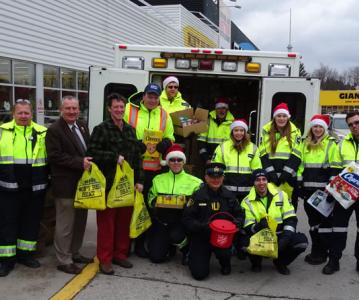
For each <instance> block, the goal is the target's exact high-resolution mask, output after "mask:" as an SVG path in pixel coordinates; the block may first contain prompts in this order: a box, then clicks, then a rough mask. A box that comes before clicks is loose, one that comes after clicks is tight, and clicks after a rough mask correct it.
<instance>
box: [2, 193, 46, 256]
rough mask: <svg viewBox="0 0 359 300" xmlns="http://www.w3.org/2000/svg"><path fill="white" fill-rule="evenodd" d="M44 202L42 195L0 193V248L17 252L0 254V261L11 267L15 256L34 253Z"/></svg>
mask: <svg viewBox="0 0 359 300" xmlns="http://www.w3.org/2000/svg"><path fill="white" fill-rule="evenodd" d="M44 198H45V191H37V192H32V191H31V190H28V189H26V190H20V191H17V192H5V191H1V192H0V248H1V247H3V248H4V247H10V248H11V249H16V248H17V249H16V250H15V251H16V254H15V251H14V253H13V254H12V255H1V254H0V261H2V262H9V263H14V262H15V255H17V256H25V255H28V254H31V253H32V252H33V251H35V250H36V242H37V238H38V234H39V229H40V220H41V216H42V211H43V206H44ZM8 249H9V248H8Z"/></svg>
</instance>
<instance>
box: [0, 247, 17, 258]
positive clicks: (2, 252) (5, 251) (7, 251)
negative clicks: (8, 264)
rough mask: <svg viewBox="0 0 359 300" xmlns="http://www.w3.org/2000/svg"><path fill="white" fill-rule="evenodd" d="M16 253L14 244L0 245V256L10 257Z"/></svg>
mask: <svg viewBox="0 0 359 300" xmlns="http://www.w3.org/2000/svg"><path fill="white" fill-rule="evenodd" d="M15 255H16V246H0V257H10V256H15Z"/></svg>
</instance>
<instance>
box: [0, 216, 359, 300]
mask: <svg viewBox="0 0 359 300" xmlns="http://www.w3.org/2000/svg"><path fill="white" fill-rule="evenodd" d="M299 216H300V218H301V222H300V224H299V228H300V230H301V231H303V232H307V230H308V228H307V226H306V224H305V222H306V219H305V217H304V215H303V212H302V209H300V212H299ZM354 227H355V222H354V218H353V219H352V220H351V230H350V234H349V238H348V247H347V249H346V251H345V253H344V257H343V259H342V261H341V271H340V272H338V273H336V274H334V275H332V276H325V275H322V274H321V268H322V266H310V265H308V264H306V263H304V261H303V259H304V255H302V256H300V257H299V258H298V259H297V260H296V261H295V262H294V263H293V264H292V265H291V266H290V269H291V271H292V274H291V275H290V276H283V275H280V274H278V273H277V272H276V271H275V270H274V268H273V266H272V263H271V262H270V260H266V261H265V262H264V268H263V271H262V273H259V274H254V273H252V272H250V264H249V262H248V261H238V260H237V259H236V258H234V259H233V266H232V270H233V271H232V274H231V275H230V276H222V275H221V274H220V273H219V266H218V264H217V262H216V260H215V259H213V261H212V268H211V275H210V277H209V278H208V279H207V280H205V281H201V282H199V281H195V280H192V279H191V277H190V274H189V272H188V270H187V269H186V268H184V267H183V266H182V265H181V264H180V256H179V255H178V256H177V257H176V258H175V259H174V260H173V261H171V262H169V263H165V264H161V265H155V264H152V263H150V262H149V261H147V260H144V259H140V258H137V257H134V256H132V257H131V261H132V262H133V263H134V265H135V266H134V268H133V269H130V270H126V269H123V268H120V267H115V272H116V274H115V276H106V275H103V274H100V273H98V274H97V275H96V276H95V277H94V278H93V280H92V281H90V283H89V284H88V285H87V286H86V287H85V288H83V289H82V290H81V291H80V292H79V293H78V294H77V296H76V297H75V299H77V300H89V299H96V300H100V299H109V300H111V299H216V300H219V299H231V300H234V299H254V300H257V299H258V300H260V299H323V300H324V299H346V300H347V299H348V300H349V299H359V274H358V273H356V272H355V259H354V257H353V255H352V253H353V247H354V241H355V234H356V232H355V228H354ZM95 240H96V225H95V218H94V213H91V214H90V218H89V221H88V230H87V232H86V237H85V243H84V250H83V253H84V254H86V255H94V254H95V245H96V244H95ZM41 263H42V265H43V266H42V267H41V268H40V269H39V270H36V271H35V272H34V271H33V270H29V269H27V268H26V267H23V266H16V269H15V270H14V271H13V272H12V273H11V274H10V275H9V276H8V277H6V278H1V279H0V291H1V295H0V299H1V300H8V299H11V300H12V299H16V300H22V299H24V300H25V299H26V300H32V299H36V300H38V299H49V298H51V296H53V295H54V294H56V293H57V292H58V291H59V290H61V289H62V288H63V287H64V286H65V285H66V284H67V283H68V282H69V281H70V280H71V279H72V278H73V276H71V275H67V274H64V273H61V272H58V271H56V260H55V257H54V253H53V249H52V248H51V247H49V248H48V253H47V256H46V257H45V258H42V259H41ZM62 299H66V298H65V297H64V296H62Z"/></svg>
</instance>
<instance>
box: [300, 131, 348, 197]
mask: <svg viewBox="0 0 359 300" xmlns="http://www.w3.org/2000/svg"><path fill="white" fill-rule="evenodd" d="M307 146H308V143H307V141H303V143H302V144H301V146H300V152H301V164H300V166H299V168H298V172H297V179H298V182H299V183H300V184H302V185H303V187H304V189H305V190H308V191H314V190H317V189H324V188H325V186H326V185H327V184H328V182H329V180H330V177H332V176H335V175H337V174H338V173H339V172H340V170H341V169H342V164H341V158H340V155H339V149H338V146H337V144H336V142H335V139H334V138H333V137H331V136H329V135H328V134H326V136H325V137H323V139H322V141H321V142H320V147H317V148H314V149H310V150H309V149H308V147H307Z"/></svg>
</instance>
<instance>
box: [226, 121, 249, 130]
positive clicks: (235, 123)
mask: <svg viewBox="0 0 359 300" xmlns="http://www.w3.org/2000/svg"><path fill="white" fill-rule="evenodd" d="M238 126H239V127H242V128H244V130H245V131H246V132H247V131H248V125H247V124H246V123H244V122H243V121H241V120H236V121H233V123H232V124H231V126H230V128H231V131H232V130H233V129H234V128H235V127H238Z"/></svg>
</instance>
